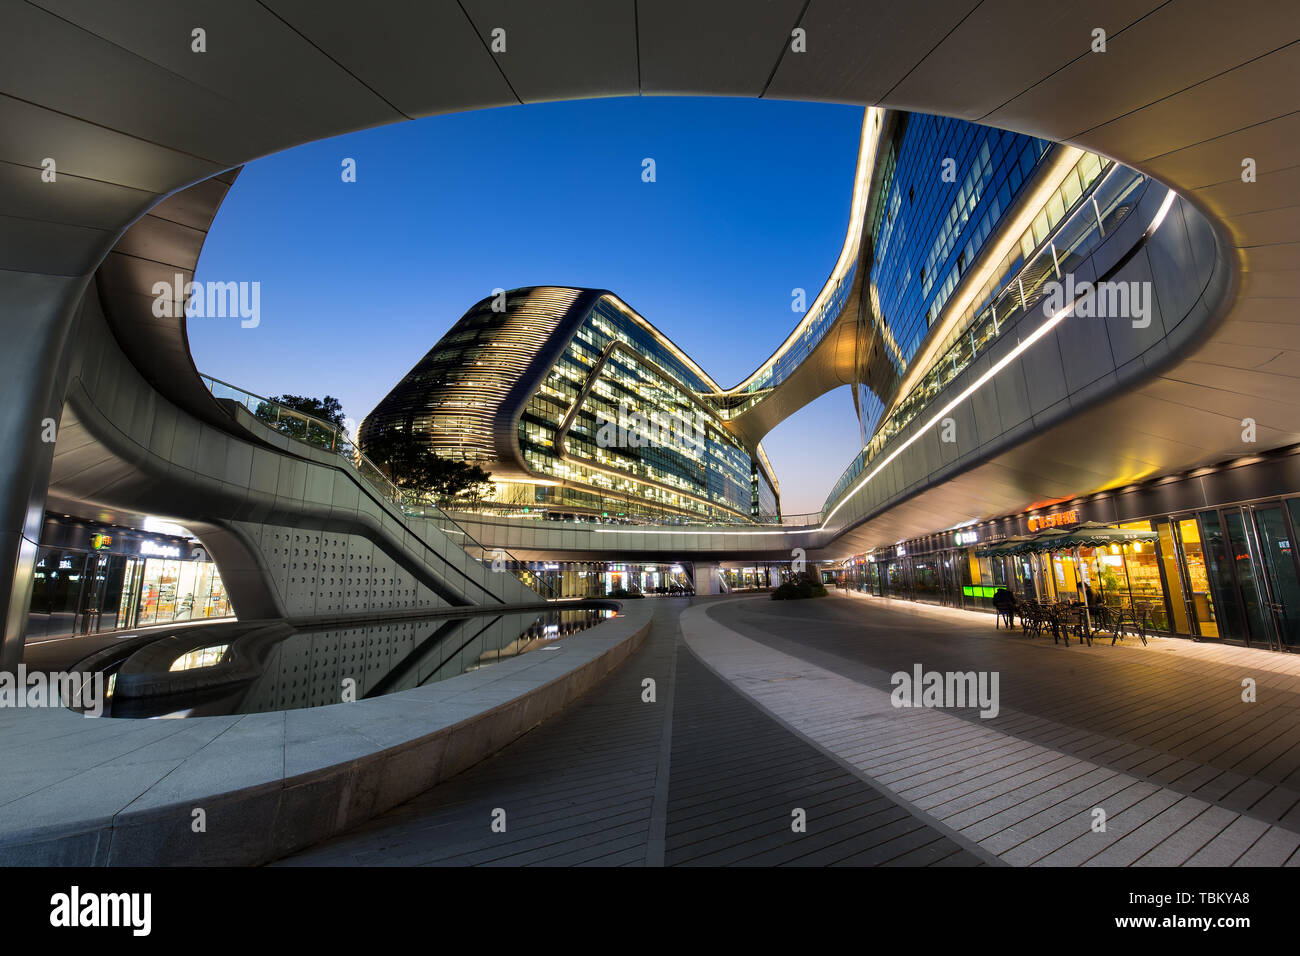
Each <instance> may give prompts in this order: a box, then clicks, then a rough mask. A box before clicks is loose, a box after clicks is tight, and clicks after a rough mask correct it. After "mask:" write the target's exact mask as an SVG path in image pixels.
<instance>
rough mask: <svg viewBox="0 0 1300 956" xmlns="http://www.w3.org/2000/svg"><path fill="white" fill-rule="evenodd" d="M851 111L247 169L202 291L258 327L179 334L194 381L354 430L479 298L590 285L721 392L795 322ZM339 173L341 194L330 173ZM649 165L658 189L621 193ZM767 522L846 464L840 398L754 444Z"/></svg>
mask: <svg viewBox="0 0 1300 956" xmlns="http://www.w3.org/2000/svg"><path fill="white" fill-rule="evenodd" d="M861 121H862V110H861V109H860V108H858V107H846V106H835V105H828V104H820V103H785V102H769V101H760V100H750V99H734V100H733V99H704V98H666V97H645V98H619V99H603V100H588V101H583V102H569V103H548V104H541V105H533V106H515V107H506V108H502V109H493V110H480V111H475V112H471V113H459V114H453V115H449V116H438V117H430V118H428V119H423V120H417V121H414V122H409V123H401V124H398V125H395V126H387V127H382V128H379V129H374V130H367V131H364V132H361V133H355V134H351V135H348V136H343V137H338V138H336V139H331V140H325V141H322V142H318V143H312V144H309V145H306V146H301V147H298V148H296V149H292V150H287V151H285V152H283V153H278V154H276V155H273V156H269V157H266V158H264V159H261V160H258V161H256V162H253V163H250V164H249V165H248V166H246V167H245V169H244V171H243V173H242V174H241V175H240V177H239V179H238V180H237V181H236V183H235V185H234V187H233V188H232V189H231V191H230V193H229V195H228V196H227V197H226V201H225V204H224V205H223V207H222V209H221V210H220V212H219V213H218V215H217V218H216V221H215V222H214V224H213V227H212V230H211V232H210V233H209V235H208V239H207V242H206V244H205V245H204V248H203V253H202V257H201V258H200V260H199V268H198V275H197V278H198V279H199V280H200V281H208V280H213V281H258V282H260V283H261V322H260V324H259V325H258V326H257V327H256V328H241V326H240V322H239V320H238V319H216V318H208V319H204V318H193V319H190V320H189V326H188V327H189V337H190V346H191V349H192V351H193V354H194V360H195V363H196V364H197V366H198V367H199V370H200V371H202V372H204V373H206V374H209V375H214V376H216V377H217V378H220V379H224V380H225V381H228V382H231V383H232V384H235V385H238V386H241V387H243V388H246V389H248V390H249V391H252V392H255V393H258V394H262V395H269V394H279V393H286V392H290V393H297V394H307V395H316V396H319V395H322V394H325V393H329V394H331V395H334V396H336V397H338V398H339V399H340V400H341V401H342V403H343V407H344V409H345V410H346V412H347V414H348V415H349V416H350V417H351V418H353V419H355V420H358V421H359V420H360V419H361V418H362V417H364V416H365V414H366V413H367V412H369V411H370V409H371V408H373V407H374V406H375V404H376V403H378V402H379V400H380V399H382V398H383V397H384V395H385V394H386V393H387V392H388V390H389V389H390V388H391V387H392V386H393V385H394V384H396V382H397V381H398V380H399V379H400V378H401V377H402V376H403V375H404V374H406V372H407V371H409V370H410V368H411V367H412V366H413V365H414V364H415V363H416V362H417V361H418V360H419V359H420V358H421V357H422V356H423V355H424V353H425V352H427V351H428V350H429V349H430V348H432V347H433V345H434V344H435V343H436V342H437V341H438V339H439V338H440V337H441V336H442V335H443V333H444V332H446V331H447V329H448V328H450V327H451V325H452V324H453V323H454V322H455V321H456V320H457V319H458V318H459V317H460V316H461V315H462V314H463V313H464V312H465V311H466V310H467V309H468V308H469V307H470V306H471V305H472V304H474V303H475V302H477V301H478V300H479V299H481V298H483V297H484V296H486V295H489V294H490V293H491V291H492V289H494V288H498V287H500V288H506V289H511V288H516V287H519V286H527V285H574V286H589V287H597V288H607V289H610V290H611V291H613V292H615V293H617V294H618V295H619V296H620V297H621V298H622V299H623V300H624V301H626V302H627V303H628V304H629V305H631V306H632V307H633V308H634V309H636V310H637V311H638V312H640V313H641V314H642V315H644V316H645V317H646V318H647V319H649V320H650V321H651V322H652V323H654V324H655V325H656V326H657V327H658V328H660V329H661V330H663V332H664V333H665V334H667V335H668V336H669V337H670V338H672V339H673V340H674V341H676V342H677V343H678V344H679V345H680V346H681V347H682V348H684V349H685V350H686V351H687V353H689V354H690V355H691V356H692V357H693V358H694V359H695V360H696V361H697V362H699V364H700V365H701V366H702V367H703V368H704V369H705V370H706V371H708V372H709V373H710V374H711V375H712V376H713V377H714V378H715V379H716V380H717V381H718V382H719V384H721V385H723V386H724V387H727V386H731V385H734V384H736V383H737V382H739V381H740V380H741V379H743V378H744V377H745V376H746V375H748V374H749V372H751V371H752V370H753V369H754V367H755V366H757V365H758V364H759V363H760V362H762V361H763V359H765V358H767V356H768V355H770V354H771V352H772V351H773V349H775V348H776V346H777V345H779V344H780V342H781V341H782V340H783V339H784V337H785V336H786V335H787V334H788V333H789V331H790V329H791V328H793V326H794V325H795V323H796V322H797V321H798V319H799V316H798V315H796V314H795V313H794V312H792V311H791V308H790V303H791V290H792V289H794V288H796V287H801V288H804V289H806V290H807V298H808V301H809V302H811V301H812V299H813V297H814V296H815V295H816V293H817V290H818V289H820V288H821V285H822V283H823V282H824V281H825V279H826V276H827V274H828V273H829V272H830V269H831V266H832V265H834V262H835V258H836V256H837V254H838V252H839V249H840V245H841V243H842V241H843V237H844V230H845V227H846V225H847V220H848V210H849V201H850V198H851V197H850V193H851V190H852V181H853V167H854V162H855V160H856V158H857V145H858V133H859V130H860V126H861ZM345 157H350V158H353V159H355V160H356V164H357V181H356V182H355V183H344V182H343V181H342V178H341V176H340V172H341V163H342V160H343V159H344V158H345ZM646 157H650V158H653V159H654V160H655V166H656V181H655V182H653V183H646V182H643V181H642V177H641V172H642V160H643V159H644V158H646ZM764 447H765V448H766V449H767V452H768V456H769V457H770V458H771V459H772V463H773V465H774V467H775V469H776V472H777V477H778V478H779V479H780V481H781V492H782V494H781V498H782V510H784V511H785V512H786V513H790V514H793V513H799V512H804V511H816V510H818V509H819V508H820V507H821V504H822V502H823V500H824V498H825V496H826V493H827V492H828V491H829V490H830V488H831V486H832V485H833V484H834V482H835V480H836V479H837V478H838V477H839V475H840V472H841V471H842V470H843V468H844V467H845V465H847V464H848V462H849V460H850V459H851V458H852V457H853V455H854V454H856V453H857V451H858V448H859V441H858V425H857V419H856V416H855V415H854V413H853V401H852V397H851V395H850V393H849V391H848V389H847V388H842V389H839V390H837V391H835V392H832V393H830V394H828V395H826V396H823V397H822V398H821V399H819V400H818V401H817V402H814V403H813V404H812V405H809V406H808V407H807V408H805V409H803V410H802V411H801V412H800V413H798V414H797V415H795V416H793V417H792V418H790V419H789V420H787V421H786V422H784V423H783V424H782V425H781V426H779V427H778V428H777V429H776V430H775V431H773V432H772V433H771V434H770V435H769V436H768V437H767V438H766V439H765V441H764Z"/></svg>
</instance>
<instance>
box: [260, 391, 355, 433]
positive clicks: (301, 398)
mask: <svg viewBox="0 0 1300 956" xmlns="http://www.w3.org/2000/svg"><path fill="white" fill-rule="evenodd" d="M271 401H273V402H275V403H276V404H277V405H283V406H284V407H285V408H291V409H293V410H294V411H295V412H302V413H303V414H304V415H310V416H312V417H313V418H321V419H324V420H325V421H327V422H329V423H330V424H331V425H335V426H337V427H338V428H343V427H345V426H344V422H345V421H346V418H345V416H344V414H343V405H342V404H341V403H340V402H339V400H338V399H337V398H335V397H334V396H333V395H326V396H325V397H324V398H308V397H307V396H306V395H272V396H271Z"/></svg>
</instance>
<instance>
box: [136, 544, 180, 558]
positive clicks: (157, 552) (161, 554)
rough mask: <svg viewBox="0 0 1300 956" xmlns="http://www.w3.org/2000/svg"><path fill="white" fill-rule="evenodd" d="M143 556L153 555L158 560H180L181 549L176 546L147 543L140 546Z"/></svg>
mask: <svg viewBox="0 0 1300 956" xmlns="http://www.w3.org/2000/svg"><path fill="white" fill-rule="evenodd" d="M140 553H141V554H152V555H153V556H154V557H158V558H179V557H180V556H181V549H180V548H178V547H177V546H176V545H174V544H156V543H154V542H153V541H145V542H143V543H142V544H141V545H140Z"/></svg>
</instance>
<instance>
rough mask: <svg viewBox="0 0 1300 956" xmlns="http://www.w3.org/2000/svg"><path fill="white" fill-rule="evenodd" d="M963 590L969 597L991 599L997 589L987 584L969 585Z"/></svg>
mask: <svg viewBox="0 0 1300 956" xmlns="http://www.w3.org/2000/svg"><path fill="white" fill-rule="evenodd" d="M961 590H962V593H963V594H965V595H966V596H967V597H982V598H991V597H993V592H995V591H996V590H997V588H995V587H989V586H988V585H987V584H968V585H966V586H965V587H964V588H962V589H961Z"/></svg>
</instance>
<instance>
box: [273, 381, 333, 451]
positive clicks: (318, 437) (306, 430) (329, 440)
mask: <svg viewBox="0 0 1300 956" xmlns="http://www.w3.org/2000/svg"><path fill="white" fill-rule="evenodd" d="M276 406H279V408H277V407H276ZM284 409H289V410H291V411H296V412H301V413H302V414H304V415H310V416H311V417H312V418H319V419H321V420H322V421H325V422H329V423H330V424H331V425H333V426H334V427H335V428H336V429H337V434H335V433H334V432H331V431H330V430H329V429H327V428H324V427H322V426H319V425H315V424H312V423H310V422H307V421H305V420H304V419H301V418H298V417H297V416H295V415H286V414H284V411H283V410H284ZM254 414H255V415H257V417H258V418H260V419H262V420H263V421H264V422H267V423H268V424H270V425H271V427H272V428H275V429H276V430H277V431H279V432H281V433H282V434H285V435H288V436H289V437H291V438H297V439H298V440H299V441H306V442H311V443H312V444H313V445H320V446H321V447H324V448H333V449H334V450H336V451H342V450H343V448H342V447H341V446H343V445H344V444H345V443H346V442H347V433H346V431H345V428H346V425H345V422H346V420H347V419H346V417H345V416H344V414H343V405H342V404H341V403H340V402H339V400H338V399H337V398H335V397H334V396H333V395H326V396H325V397H324V398H309V397H308V396H306V395H272V396H271V397H270V398H269V399H267V400H266V401H265V402H262V403H261V404H260V405H258V406H257V411H256V412H254Z"/></svg>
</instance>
